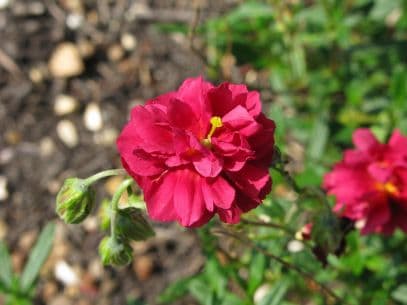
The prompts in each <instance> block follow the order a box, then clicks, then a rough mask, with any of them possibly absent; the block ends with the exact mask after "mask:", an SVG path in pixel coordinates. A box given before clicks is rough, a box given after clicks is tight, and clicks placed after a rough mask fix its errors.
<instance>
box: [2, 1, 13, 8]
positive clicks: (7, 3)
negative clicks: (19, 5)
mask: <svg viewBox="0 0 407 305" xmlns="http://www.w3.org/2000/svg"><path fill="white" fill-rule="evenodd" d="M10 3H11V1H10V0H0V10H2V9H5V8H7V7H8V6H9V5H10Z"/></svg>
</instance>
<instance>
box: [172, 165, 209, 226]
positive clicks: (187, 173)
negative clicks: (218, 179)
mask: <svg viewBox="0 0 407 305" xmlns="http://www.w3.org/2000/svg"><path fill="white" fill-rule="evenodd" d="M175 176H176V177H177V179H176V183H175V187H174V189H173V190H172V192H173V194H174V207H175V211H176V213H177V214H178V217H179V221H180V223H181V224H182V225H183V226H185V227H190V226H192V225H194V223H196V222H197V221H199V220H200V219H201V217H202V215H204V214H205V211H206V208H205V203H204V200H203V195H202V187H201V184H202V183H203V181H202V179H203V178H201V177H200V176H199V175H198V174H196V173H194V172H193V171H192V170H189V169H182V170H177V171H175Z"/></svg>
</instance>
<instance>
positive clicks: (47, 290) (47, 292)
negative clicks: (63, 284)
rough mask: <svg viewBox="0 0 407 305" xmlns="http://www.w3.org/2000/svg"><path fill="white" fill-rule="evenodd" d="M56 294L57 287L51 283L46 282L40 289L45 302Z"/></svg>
mask: <svg viewBox="0 0 407 305" xmlns="http://www.w3.org/2000/svg"><path fill="white" fill-rule="evenodd" d="M57 293H58V286H57V285H56V284H55V283H53V282H46V283H45V285H44V287H43V288H42V297H43V298H44V300H45V301H46V302H47V304H48V301H49V300H50V299H51V298H53V297H54V296H55V295H56V294H57Z"/></svg>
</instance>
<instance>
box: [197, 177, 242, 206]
mask: <svg viewBox="0 0 407 305" xmlns="http://www.w3.org/2000/svg"><path fill="white" fill-rule="evenodd" d="M202 192H203V194H204V197H205V203H206V206H207V208H208V210H210V211H213V207H214V206H217V207H219V208H222V209H229V208H230V207H231V206H232V203H233V201H234V199H235V190H234V189H233V187H231V186H230V184H229V183H228V182H227V181H226V180H225V179H223V178H222V177H216V178H215V179H213V180H212V181H210V180H209V179H207V183H204V184H203V185H202Z"/></svg>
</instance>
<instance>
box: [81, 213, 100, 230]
mask: <svg viewBox="0 0 407 305" xmlns="http://www.w3.org/2000/svg"><path fill="white" fill-rule="evenodd" d="M83 227H84V228H85V230H86V231H88V232H95V231H97V229H98V228H99V224H98V219H97V217H96V216H88V217H87V218H86V219H85V221H84V222H83Z"/></svg>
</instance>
